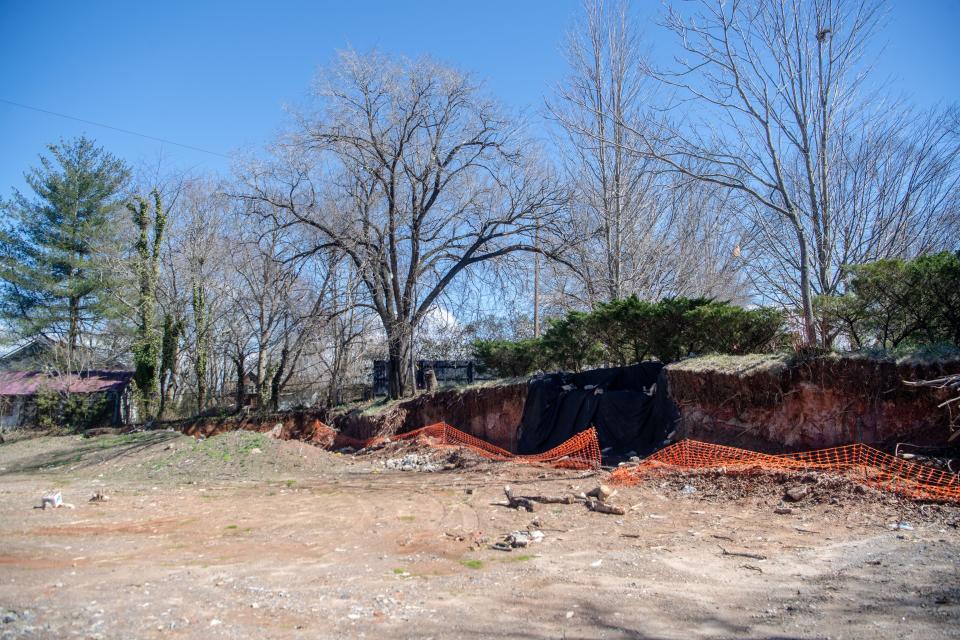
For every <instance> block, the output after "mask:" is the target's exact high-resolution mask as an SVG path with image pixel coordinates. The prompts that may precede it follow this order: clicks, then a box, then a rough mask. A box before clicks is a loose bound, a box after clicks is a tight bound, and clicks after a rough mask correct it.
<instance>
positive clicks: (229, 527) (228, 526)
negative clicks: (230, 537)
mask: <svg viewBox="0 0 960 640" xmlns="http://www.w3.org/2000/svg"><path fill="white" fill-rule="evenodd" d="M237 528H238V527H237V525H235V524H228V525H227V526H226V527H224V529H237Z"/></svg>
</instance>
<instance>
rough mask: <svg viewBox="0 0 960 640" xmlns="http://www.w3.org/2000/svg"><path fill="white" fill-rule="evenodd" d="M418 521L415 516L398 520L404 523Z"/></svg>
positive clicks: (402, 517)
mask: <svg viewBox="0 0 960 640" xmlns="http://www.w3.org/2000/svg"><path fill="white" fill-rule="evenodd" d="M416 519H417V518H416V517H415V516H397V520H403V521H404V522H413V521H414V520H416Z"/></svg>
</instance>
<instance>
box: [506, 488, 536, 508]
mask: <svg viewBox="0 0 960 640" xmlns="http://www.w3.org/2000/svg"><path fill="white" fill-rule="evenodd" d="M503 493H504V495H506V496H507V506H508V507H510V508H511V509H525V510H526V511H531V512H532V511H533V501H532V500H529V499H527V498H524V497H521V496H515V495H513V491H512V490H511V489H510V485H507V486H506V487H504V488H503Z"/></svg>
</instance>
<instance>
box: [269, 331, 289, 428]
mask: <svg viewBox="0 0 960 640" xmlns="http://www.w3.org/2000/svg"><path fill="white" fill-rule="evenodd" d="M289 359H290V347H289V346H287V345H286V344H284V345H283V349H282V350H281V351H280V364H278V365H277V370H276V371H274V372H273V378H272V379H271V380H270V408H271V409H272V410H273V411H274V412H277V411H279V410H280V391H282V390H283V376H284V375H286V372H287V361H288V360H289Z"/></svg>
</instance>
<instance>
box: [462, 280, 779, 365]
mask: <svg viewBox="0 0 960 640" xmlns="http://www.w3.org/2000/svg"><path fill="white" fill-rule="evenodd" d="M782 325H783V316H782V314H781V313H780V312H778V311H775V310H772V309H764V308H759V309H743V308H741V307H738V306H735V305H732V304H730V303H728V302H717V301H715V300H710V299H707V298H665V299H663V300H661V301H659V302H656V303H651V302H645V301H642V300H639V299H638V298H637V297H636V296H631V297H629V298H623V299H621V300H614V301H612V302H606V303H601V304H598V305H597V306H596V307H595V308H594V310H593V311H591V312H589V313H585V312H582V311H573V312H571V313H569V314H567V315H566V316H565V317H563V318H559V319H555V320H552V321H550V323H549V326H548V328H547V330H546V332H545V333H544V335H543V337H542V338H541V339H539V340H538V339H530V340H521V341H518V342H511V341H507V340H486V341H477V342H474V357H476V358H477V359H478V360H479V361H480V363H481V366H482V367H483V368H486V369H488V370H493V371H496V372H497V373H499V374H500V375H507V376H516V375H523V374H527V373H530V372H532V371H535V370H537V369H557V368H559V369H566V370H574V371H579V370H581V369H583V368H585V367H589V366H597V365H601V364H617V365H621V366H622V365H627V364H631V363H634V362H642V361H643V360H646V359H648V358H650V357H655V358H657V359H659V360H660V361H662V362H673V361H675V360H679V359H680V358H682V357H684V356H686V355H689V354H690V353H706V352H716V353H728V354H745V353H755V352H758V351H767V350H770V349H775V348H778V347H780V346H782V342H783V337H784V334H783V332H782Z"/></svg>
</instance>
